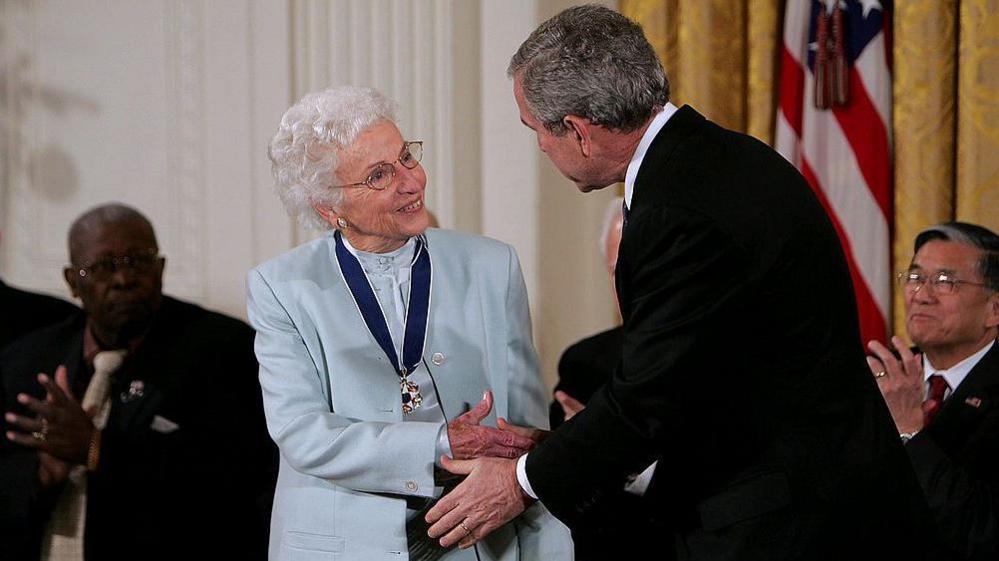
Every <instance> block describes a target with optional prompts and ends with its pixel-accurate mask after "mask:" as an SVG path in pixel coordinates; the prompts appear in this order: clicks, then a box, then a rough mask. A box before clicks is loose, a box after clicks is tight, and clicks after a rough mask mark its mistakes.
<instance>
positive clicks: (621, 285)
mask: <svg viewBox="0 0 999 561" xmlns="http://www.w3.org/2000/svg"><path fill="white" fill-rule="evenodd" d="M705 122H706V119H705V118H704V117H703V116H702V115H701V114H700V113H698V112H697V111H695V110H694V109H693V108H692V107H690V106H689V105H684V106H683V107H681V108H680V109H678V110H677V111H676V113H674V114H673V116H672V117H670V119H669V120H668V121H666V124H665V125H663V128H662V130H660V131H659V134H657V135H656V138H655V139H654V140H653V141H652V144H651V145H650V146H649V150H648V151H647V152H646V153H645V158H644V159H643V160H642V165H641V167H640V168H638V175H637V176H636V177H635V191H634V193H633V194H632V201H631V208H630V209H629V216H628V218H629V225H633V224H634V222H635V221H636V219H638V220H640V219H641V215H642V214H643V213H644V212H646V211H648V210H649V208H650V207H652V206H657V205H655V202H656V201H657V200H661V199H662V197H663V196H664V195H663V193H661V192H659V190H662V189H668V188H669V176H670V174H671V173H672V171H671V170H672V167H673V160H672V156H673V153H674V152H675V151H676V149H677V148H678V147H679V146H680V145H681V144H682V143H683V142H684V141H685V140H687V139H688V138H689V137H690V136H691V135H692V134H694V133H695V132H696V131H697V130H698V129H699V128H700V127H701V126H703V125H704V123H705ZM635 230H636V228H634V227H629V226H625V227H624V229H623V230H622V232H621V246H620V251H619V253H618V261H617V265H616V267H615V288H616V289H617V297H618V304H619V307H620V309H621V318H622V319H623V320H624V321H625V323H627V321H628V318H629V316H631V291H630V286H631V280H630V274H629V271H632V270H634V268H635V267H638V266H641V264H640V263H630V262H629V260H628V253H629V252H628V251H627V249H626V248H627V247H628V246H629V245H630V244H631V243H632V242H633V241H634V243H639V244H640V243H642V240H640V239H639V240H632V238H633V237H634V236H635V234H634V231H635ZM629 234H630V235H629Z"/></svg>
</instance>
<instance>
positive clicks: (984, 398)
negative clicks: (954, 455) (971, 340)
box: [927, 343, 999, 451]
mask: <svg viewBox="0 0 999 561" xmlns="http://www.w3.org/2000/svg"><path fill="white" fill-rule="evenodd" d="M997 399H999V343H996V344H994V345H993V346H992V349H990V350H989V352H988V353H986V354H985V356H983V357H982V360H980V361H979V362H978V364H976V365H975V367H974V368H972V369H971V372H969V373H968V375H967V376H966V377H965V378H964V381H962V382H961V384H960V385H959V386H958V387H957V388H956V389H955V390H954V392H953V393H952V394H951V395H950V397H948V398H947V400H946V401H945V402H944V404H943V407H942V408H941V409H940V412H939V413H938V414H937V415H936V417H934V418H933V422H932V423H930V425H929V427H927V428H928V429H930V430H932V431H934V432H935V433H936V434H938V435H942V436H943V437H944V438H945V439H946V440H947V441H950V442H951V446H952V447H954V448H960V444H963V442H964V439H965V438H967V437H968V436H969V435H970V434H971V433H972V432H973V430H969V427H974V426H976V425H977V424H978V423H979V422H980V421H981V419H983V418H984V417H985V415H986V414H987V413H988V412H989V411H990V410H991V409H993V408H995V407H999V403H996V401H997ZM955 451H956V450H955Z"/></svg>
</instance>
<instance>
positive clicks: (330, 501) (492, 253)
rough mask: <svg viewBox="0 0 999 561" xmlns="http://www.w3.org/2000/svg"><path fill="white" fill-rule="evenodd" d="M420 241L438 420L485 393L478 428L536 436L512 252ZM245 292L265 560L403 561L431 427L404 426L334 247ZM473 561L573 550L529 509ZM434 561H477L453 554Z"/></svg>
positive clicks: (440, 238) (300, 257)
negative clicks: (264, 473) (269, 477)
mask: <svg viewBox="0 0 999 561" xmlns="http://www.w3.org/2000/svg"><path fill="white" fill-rule="evenodd" d="M426 237H427V241H428V247H429V250H430V259H431V263H432V267H433V280H432V288H431V300H430V318H429V326H428V333H427V344H426V347H425V349H424V358H425V359H426V360H427V364H430V365H432V366H431V368H432V369H433V370H432V372H433V376H434V379H435V380H436V383H437V388H438V390H439V392H440V395H439V398H440V402H441V403H442V404H443V407H444V411H445V413H447V415H448V418H449V419H452V418H454V416H456V415H457V414H460V413H461V412H462V411H465V410H467V409H468V408H469V407H470V406H474V405H475V404H476V403H478V401H479V400H480V399H481V398H482V393H483V391H484V390H486V389H491V390H492V391H493V395H494V398H495V405H494V409H493V414H492V415H490V418H489V419H488V420H487V423H488V424H490V425H494V424H495V418H496V416H497V415H500V416H504V417H507V418H508V419H510V420H511V421H512V422H513V423H516V424H519V425H530V426H537V427H547V424H548V420H547V410H546V401H547V399H546V392H545V389H544V387H543V386H542V383H541V379H540V377H539V374H538V363H537V356H536V354H535V352H534V346H533V344H532V340H531V322H530V314H529V311H528V306H527V292H526V290H525V287H524V280H523V277H522V274H521V270H520V263H519V261H518V260H517V255H516V253H515V252H514V250H513V248H511V247H510V246H508V245H506V244H503V243H500V242H498V241H495V240H491V239H488V238H483V237H480V236H473V235H469V234H461V233H457V232H452V231H447V230H435V229H431V230H428V231H427V233H426ZM247 286H248V302H247V308H248V314H249V319H250V323H251V324H252V325H253V327H254V328H255V329H256V330H257V338H256V345H255V348H256V353H257V359H258V360H259V361H260V384H261V386H262V388H263V396H264V410H265V413H266V416H267V427H268V430H269V431H270V434H271V437H272V438H273V439H274V441H275V442H276V443H277V445H278V448H279V449H280V451H281V464H280V473H279V475H278V482H277V490H276V493H275V497H274V511H273V515H272V520H271V534H270V540H271V542H270V559H271V560H282V561H283V560H289V561H290V560H312V559H315V560H319V559H345V560H346V559H349V560H351V561H368V560H372V561H374V560H394V561H399V560H405V559H408V553H407V542H406V530H405V523H406V501H405V499H404V498H402V497H404V496H406V495H415V496H418V497H430V496H432V495H433V490H434V477H433V467H434V460H435V455H436V447H437V436H438V429H439V424H438V423H427V422H413V421H407V422H403V414H402V402H401V397H400V391H399V376H398V374H396V373H395V371H394V369H393V368H392V366H391V365H390V364H389V361H388V359H387V358H386V357H385V355H384V354H383V352H382V350H381V348H380V347H379V346H378V344H377V343H376V342H375V340H374V338H373V337H372V336H371V335H370V333H369V332H368V330H367V328H366V327H365V325H364V322H363V320H362V319H361V317H360V314H359V313H358V311H357V308H356V306H355V304H354V301H353V299H352V298H351V295H350V292H349V290H348V288H347V286H346V285H345V284H344V281H343V277H342V276H341V274H340V271H339V267H338V265H337V262H336V258H335V256H334V241H333V236H332V235H327V236H324V237H322V238H320V239H317V240H315V241H312V242H310V243H306V244H304V245H301V246H299V247H297V248H295V249H293V250H291V251H289V252H288V253H285V254H284V255H281V256H279V257H277V258H275V259H273V260H271V261H268V262H266V263H264V264H262V265H260V266H258V267H257V268H255V269H253V270H252V271H250V273H249V275H248V278H247ZM438 353H439V354H438ZM434 359H436V360H434ZM437 363H440V364H437ZM421 390H422V391H423V392H427V391H433V389H432V388H421ZM479 554H480V556H481V558H482V559H483V561H484V560H486V559H489V560H502V561H516V560H525V561H531V560H543V561H549V560H552V561H557V560H562V559H572V542H571V540H570V538H569V531H568V529H567V528H566V527H565V526H563V525H562V524H561V523H560V522H559V521H558V520H556V519H555V518H554V517H553V516H552V515H551V514H549V513H548V511H547V510H545V509H544V507H543V506H542V505H541V504H540V503H536V504H535V505H534V506H532V507H531V508H530V509H528V510H527V512H525V513H524V514H523V515H522V516H520V517H519V518H518V519H516V520H514V521H513V522H512V523H511V524H508V525H507V526H505V527H503V528H501V529H499V530H497V531H496V532H494V533H493V534H492V535H491V536H489V537H488V538H487V539H486V540H484V542H483V543H481V544H480V546H479ZM444 559H445V560H447V561H475V560H476V557H475V552H474V551H473V550H465V551H462V550H454V551H451V552H449V553H448V554H447V555H446V556H445V557H444Z"/></svg>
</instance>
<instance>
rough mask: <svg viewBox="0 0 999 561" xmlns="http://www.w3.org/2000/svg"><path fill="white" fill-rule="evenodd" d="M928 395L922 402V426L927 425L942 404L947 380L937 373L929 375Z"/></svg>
mask: <svg viewBox="0 0 999 561" xmlns="http://www.w3.org/2000/svg"><path fill="white" fill-rule="evenodd" d="M929 382H930V395H929V396H928V397H927V398H926V401H924V402H923V426H924V427H926V426H929V424H930V422H931V421H932V420H933V417H934V416H936V414H937V412H938V411H940V407H941V406H942V405H943V400H944V393H946V392H947V388H948V387H949V386H947V380H945V379H944V377H943V376H941V375H939V374H934V375H932V376H930V380H929Z"/></svg>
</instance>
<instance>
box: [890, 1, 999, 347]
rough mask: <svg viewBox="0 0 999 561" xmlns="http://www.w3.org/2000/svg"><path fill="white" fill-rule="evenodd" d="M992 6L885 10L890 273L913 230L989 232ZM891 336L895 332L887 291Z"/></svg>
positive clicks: (993, 211)
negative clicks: (891, 168)
mask: <svg viewBox="0 0 999 561" xmlns="http://www.w3.org/2000/svg"><path fill="white" fill-rule="evenodd" d="M997 30H999V0H905V1H904V2H895V23H894V35H895V37H894V40H895V44H894V53H893V55H894V67H895V68H894V72H895V76H894V80H893V96H892V97H893V102H894V115H893V129H894V130H893V134H894V142H895V237H894V240H895V241H894V251H893V255H894V257H893V263H894V266H895V269H896V270H903V269H905V267H907V266H908V264H909V259H910V258H911V257H912V241H913V239H914V238H915V237H916V234H917V233H919V231H920V230H923V229H924V228H926V227H928V226H932V225H933V224H937V223H939V222H945V221H948V220H961V221H964V222H974V223H976V224H982V225H983V226H986V227H988V228H991V229H992V230H993V231H999V33H997V32H996V31H997ZM894 303H895V332H896V333H904V332H905V321H904V315H903V313H902V309H903V308H902V296H901V293H900V291H899V290H898V289H897V288H896V290H895V294H894Z"/></svg>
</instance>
